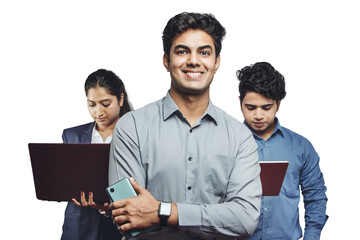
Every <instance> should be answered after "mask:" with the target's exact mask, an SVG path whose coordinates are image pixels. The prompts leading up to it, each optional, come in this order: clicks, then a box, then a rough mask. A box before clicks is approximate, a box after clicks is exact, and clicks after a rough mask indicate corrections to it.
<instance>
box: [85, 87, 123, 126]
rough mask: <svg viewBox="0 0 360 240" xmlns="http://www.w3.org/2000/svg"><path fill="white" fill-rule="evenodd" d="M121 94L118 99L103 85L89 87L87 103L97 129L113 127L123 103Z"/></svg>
mask: <svg viewBox="0 0 360 240" xmlns="http://www.w3.org/2000/svg"><path fill="white" fill-rule="evenodd" d="M123 98H124V97H123V94H122V95H121V99H120V101H119V100H118V99H117V97H116V96H114V95H111V94H109V93H108V92H107V90H106V89H105V88H103V87H95V88H90V89H89V90H88V93H87V103H88V109H89V112H90V115H91V116H92V118H93V119H94V120H95V122H96V125H97V126H96V127H97V129H103V130H104V129H109V128H112V129H114V127H115V125H116V122H117V120H119V113H120V107H122V105H123Z"/></svg>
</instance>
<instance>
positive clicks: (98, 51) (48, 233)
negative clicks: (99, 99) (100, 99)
mask: <svg viewBox="0 0 360 240" xmlns="http://www.w3.org/2000/svg"><path fill="white" fill-rule="evenodd" d="M355 3H356V1H346V0H342V1H314V0H312V1H274V0H273V1H256V0H255V1H219V0H216V1H212V0H204V1H194V0H192V1H168V0H166V1H145V0H144V1H120V0H119V1H89V0H87V1H75V0H72V1H64V0H63V1H48V0H46V1H45V0H44V1H39V0H32V1H25V0H24V1H20V0H18V1H16V0H13V1H7V3H5V1H2V2H1V3H0V26H1V37H0V61H1V64H0V73H1V74H0V81H1V84H0V89H1V91H0V98H1V99H0V103H1V108H0V109H1V111H0V113H1V117H0V121H1V123H0V124H1V125H0V126H1V131H0V132H1V137H0V141H1V145H0V148H1V150H0V154H1V157H0V160H1V168H0V171H1V172H0V180H1V181H0V184H1V188H0V189H1V209H0V214H1V219H2V225H1V231H0V238H1V239H25V238H26V239H59V238H60V235H61V227H62V222H63V214H64V208H65V205H66V204H65V203H56V202H46V201H40V200H37V199H36V196H35V190H34V185H33V178H32V171H31V165H30V159H29V155H28V149H27V144H28V143H29V142H61V133H62V130H63V129H64V128H67V127H72V126H75V125H79V124H83V123H87V122H90V121H91V117H90V115H89V114H88V112H87V107H86V98H85V94H84V90H83V85H84V81H85V79H86V77H87V76H88V75H89V74H90V73H91V72H93V71H95V70H97V69H99V68H107V69H110V70H113V71H114V72H115V73H117V74H118V75H119V76H120V77H121V78H122V79H123V81H124V82H125V85H126V87H127V90H128V92H129V95H130V99H131V101H132V103H133V105H134V107H135V108H139V107H142V106H144V105H145V104H147V103H150V102H152V101H155V100H157V99H159V98H162V97H163V96H164V95H165V94H166V91H167V90H168V88H169V86H170V80H169V75H168V73H167V72H166V70H165V68H164V67H163V65H162V54H163V51H162V41H161V34H162V30H163V28H164V27H165V25H166V23H167V21H168V20H169V18H171V17H172V16H174V15H175V14H177V13H179V12H182V11H195V12H207V13H208V12H210V13H213V14H214V15H215V17H216V18H217V19H218V20H219V21H220V22H221V23H222V24H223V25H224V26H225V28H226V30H227V36H226V38H225V40H224V41H223V50H222V52H221V67H220V69H219V70H218V72H217V74H216V75H215V79H214V82H213V84H212V87H211V98H212V101H213V103H214V104H216V105H218V106H219V107H220V108H223V109H224V110H225V111H227V112H228V113H229V114H231V115H233V116H234V117H236V118H238V119H239V120H240V121H243V118H242V114H241V111H240V109H239V103H238V98H237V97H238V90H237V85H238V81H237V79H236V75H235V72H236V70H238V69H240V68H242V67H244V66H245V65H249V64H252V63H255V62H257V61H268V62H270V63H272V64H273V66H274V67H275V68H276V69H278V70H279V71H280V72H281V73H282V74H283V75H284V76H285V79H286V84H287V86H286V88H287V94H288V95H287V97H286V98H285V99H284V100H283V102H282V105H281V108H280V112H279V113H278V117H279V119H280V122H281V124H282V125H283V126H286V127H288V128H290V129H292V130H294V131H296V132H298V133H300V134H302V135H304V136H305V137H307V138H308V139H309V140H310V141H311V142H312V143H313V145H314V146H315V148H316V150H317V152H318V153H319V155H320V157H321V162H320V166H321V169H322V171H323V174H324V176H325V182H326V186H327V187H328V191H327V195H328V198H329V201H328V210H327V213H328V215H329V216H330V218H329V221H328V222H327V224H326V225H325V228H324V230H323V233H322V239H335V238H337V239H354V238H356V237H357V233H358V231H357V229H358V215H359V214H360V212H359V209H358V207H357V205H358V203H357V201H358V200H359V193H358V191H359V190H358V186H357V185H358V183H359V177H358V175H359V169H358V161H359V160H360V159H359V156H358V154H357V153H358V151H357V149H356V147H357V146H358V144H356V141H357V139H356V137H357V135H359V125H358V124H359V112H358V111H359V98H358V96H359V90H358V88H357V86H358V81H359V78H360V77H359V76H360V73H359V69H360V68H359V56H360V50H359V48H360V47H359V45H360V37H359V29H360V28H359V22H360V16H359V7H357V5H356V4H355ZM301 215H303V210H302V209H301ZM356 217H357V218H356ZM355 219H356V220H355ZM302 226H304V223H303V222H302ZM4 236H7V237H4Z"/></svg>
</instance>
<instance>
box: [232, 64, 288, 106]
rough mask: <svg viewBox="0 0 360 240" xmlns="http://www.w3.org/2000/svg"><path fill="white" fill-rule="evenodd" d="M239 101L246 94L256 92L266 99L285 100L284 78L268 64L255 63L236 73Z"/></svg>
mask: <svg viewBox="0 0 360 240" xmlns="http://www.w3.org/2000/svg"><path fill="white" fill-rule="evenodd" d="M236 76H237V78H238V80H239V81H240V83H239V92H240V101H241V102H242V101H243V100H244V98H245V95H246V93H247V92H256V93H259V94H261V95H263V96H265V97H266V98H269V99H273V100H275V101H277V102H278V101H281V100H282V99H284V98H285V95H286V92H285V78H284V76H283V75H281V74H280V73H279V72H278V71H277V70H275V68H274V67H273V66H272V65H271V64H270V63H268V62H257V63H255V64H253V65H250V66H246V67H244V68H243V69H241V70H238V71H236Z"/></svg>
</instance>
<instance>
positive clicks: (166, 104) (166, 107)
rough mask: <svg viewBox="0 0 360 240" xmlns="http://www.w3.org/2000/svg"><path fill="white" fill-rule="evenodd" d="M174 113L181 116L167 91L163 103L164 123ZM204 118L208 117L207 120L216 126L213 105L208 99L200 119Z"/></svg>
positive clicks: (215, 114)
mask: <svg viewBox="0 0 360 240" xmlns="http://www.w3.org/2000/svg"><path fill="white" fill-rule="evenodd" d="M174 113H176V114H180V115H181V116H183V115H182V113H181V112H180V110H179V108H178V107H177V106H176V103H175V102H174V100H173V99H172V98H171V96H170V91H168V92H167V94H166V96H165V98H164V101H163V118H164V121H166V120H167V119H168V118H169V117H170V116H171V115H173V114H174ZM205 117H208V118H209V119H211V120H213V121H214V123H215V124H216V125H217V121H216V119H217V118H218V116H217V112H216V111H215V108H214V105H213V104H212V102H211V100H210V99H209V105H208V107H207V108H206V110H205V113H204V114H203V115H202V117H201V119H204V118H205Z"/></svg>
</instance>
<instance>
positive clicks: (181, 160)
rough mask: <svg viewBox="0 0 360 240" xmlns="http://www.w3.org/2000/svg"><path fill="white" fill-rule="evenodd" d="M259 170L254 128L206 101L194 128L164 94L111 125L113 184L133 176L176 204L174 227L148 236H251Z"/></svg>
mask: <svg viewBox="0 0 360 240" xmlns="http://www.w3.org/2000/svg"><path fill="white" fill-rule="evenodd" d="M259 174H260V166H259V163H258V154H257V144H256V142H255V141H254V138H253V136H252V134H251V132H250V131H249V129H248V128H247V127H245V126H244V125H243V124H242V123H240V122H239V121H237V120H236V119H234V118H233V117H231V116H229V115H228V114H226V113H225V112H223V111H222V110H221V109H219V108H217V107H216V106H214V105H213V104H212V103H211V101H209V105H208V107H207V109H206V111H205V113H204V114H203V116H202V117H200V119H199V120H198V121H197V122H196V123H195V124H194V125H193V126H190V124H189V123H188V121H187V120H186V118H185V117H184V116H183V114H182V113H181V112H180V110H179V108H178V107H177V106H176V104H175V102H174V101H173V99H172V98H171V96H170V95H169V94H167V95H166V97H165V98H163V99H161V100H159V101H157V102H154V103H151V104H149V105H147V106H145V107H143V108H141V109H138V110H135V111H132V112H129V113H127V114H125V115H124V116H123V117H121V118H120V120H119V121H118V123H117V124H116V127H115V129H114V133H113V140H112V142H111V150H110V162H109V182H110V184H112V183H114V182H116V181H118V180H119V179H121V178H123V177H130V176H133V177H134V178H135V180H136V181H137V182H138V183H139V184H140V185H142V186H143V187H145V188H146V189H147V190H148V191H149V192H150V193H151V194H152V195H153V196H154V197H155V198H156V199H157V200H161V201H165V202H173V203H176V204H177V208H178V220H179V226H178V228H171V227H168V228H165V229H163V230H161V231H153V232H149V233H145V234H146V236H141V237H142V238H145V239H156V240H162V239H164V240H165V239H166V240H168V239H177V240H178V239H184V240H185V239H186V240H190V239H191V240H194V239H211V240H212V239H217V238H219V239H234V238H245V237H248V236H250V235H251V234H252V233H253V232H254V231H255V228H256V226H257V221H258V218H259V215H260V204H261V182H260V175H259ZM139 237H140V236H139Z"/></svg>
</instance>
